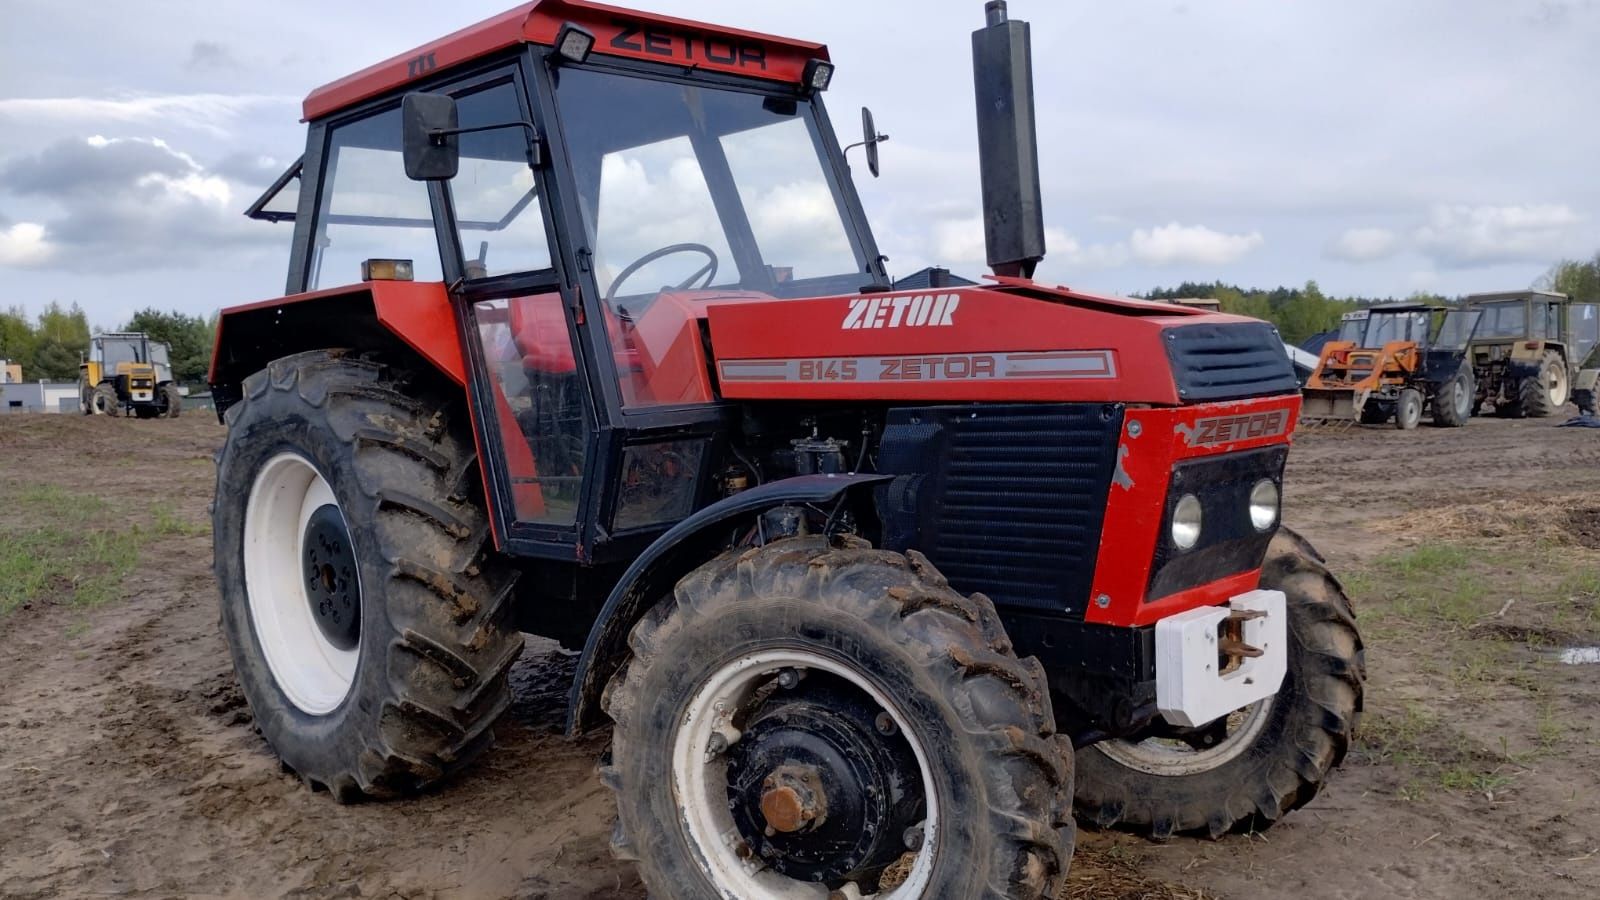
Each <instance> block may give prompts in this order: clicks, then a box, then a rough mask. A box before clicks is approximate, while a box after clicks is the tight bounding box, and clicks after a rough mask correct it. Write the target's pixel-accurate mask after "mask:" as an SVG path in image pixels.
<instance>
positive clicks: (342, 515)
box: [213, 351, 522, 801]
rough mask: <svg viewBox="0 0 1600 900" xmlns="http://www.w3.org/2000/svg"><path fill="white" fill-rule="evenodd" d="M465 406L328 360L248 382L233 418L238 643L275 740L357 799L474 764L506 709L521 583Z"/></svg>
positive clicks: (242, 674)
mask: <svg viewBox="0 0 1600 900" xmlns="http://www.w3.org/2000/svg"><path fill="white" fill-rule="evenodd" d="M413 395H414V396H413ZM461 405H462V404H461V398H460V397H459V394H456V393H452V392H451V391H449V389H447V388H439V387H437V386H434V385H431V384H423V383H420V380H418V379H414V378H412V377H411V376H410V375H409V374H408V373H406V372H405V371H403V370H397V369H395V368H391V367H389V366H386V365H384V364H382V363H380V362H377V361H374V360H370V359H363V358H357V357H354V356H344V355H341V354H339V353H337V352H328V351H316V352H312V353H303V354H299V355H297V356H291V357H287V358H285V359H280V360H277V361H275V362H273V363H272V364H271V365H269V366H268V367H267V369H266V370H264V371H262V372H257V373H256V374H254V375H252V376H250V377H249V378H247V379H245V382H244V398H243V399H242V400H241V401H239V403H237V404H236V405H235V406H234V407H232V408H231V409H229V410H228V413H227V423H228V438H227V442H226V444H224V446H223V449H222V452H221V453H220V455H219V457H218V464H217V497H216V504H215V511H214V513H213V527H214V533H215V557H216V569H217V581H218V584H219V586H220V588H221V592H222V626H223V632H224V634H225V636H226V637H227V639H228V645H229V649H230V651H231V653H232V656H233V663H234V668H235V670H236V671H237V673H238V676H239V682H240V686H241V687H242V688H243V691H244V694H245V697H246V699H247V700H248V701H249V703H250V708H251V711H252V712H253V713H254V716H255V720H256V724H257V726H258V727H259V728H260V730H261V734H262V736H263V737H265V738H266V740H267V742H268V743H269V744H271V745H272V747H273V749H274V750H276V751H277V752H278V754H279V755H280V756H281V757H282V758H283V761H284V763H285V764H286V765H287V766H288V767H290V768H291V769H293V770H294V771H295V772H297V773H299V775H300V776H301V777H302V778H303V779H304V780H305V781H306V782H307V783H308V784H310V785H311V786H312V787H326V788H328V789H329V790H331V791H332V792H333V793H334V794H335V796H336V797H338V798H339V799H340V800H341V801H346V800H352V799H355V798H357V797H359V796H361V795H362V794H366V795H371V796H388V795H393V794H397V793H403V792H407V791H411V790H414V789H417V788H420V787H422V786H424V785H427V784H429V783H431V782H434V781H437V780H438V779H440V778H442V777H444V776H445V775H447V774H449V773H450V772H452V771H455V770H457V769H459V768H460V767H462V766H463V765H464V764H465V763H467V761H469V760H470V759H471V758H472V757H473V756H474V755H476V754H477V753H478V752H479V751H480V750H482V749H483V748H484V747H486V746H487V745H488V743H489V742H490V741H491V740H492V736H491V732H490V727H491V726H492V725H493V724H494V721H495V719H497V718H498V717H499V716H500V714H501V713H502V712H504V711H505V709H506V708H507V706H508V705H509V702H510V692H509V688H508V686H507V683H506V672H507V670H508V669H509V668H510V666H511V663H512V661H513V660H514V659H515V658H516V657H517V654H518V652H519V651H520V649H521V647H522V636H521V634H519V633H518V632H516V631H515V630H514V629H513V628H512V627H511V623H510V618H509V617H510V597H511V592H512V587H513V580H514V579H513V575H512V573H511V571H509V569H508V568H507V566H506V565H505V563H503V562H502V561H500V560H498V559H497V558H495V557H494V556H493V555H492V551H491V547H490V544H489V530H488V525H487V521H486V517H485V514H484V512H483V509H482V504H481V500H480V498H479V479H478V474H477V464H476V458H475V456H474V452H473V445H472V442H471V439H470V437H469V436H468V435H467V433H466V431H465V421H464V413H463V412H462V410H461ZM458 417H463V418H458Z"/></svg>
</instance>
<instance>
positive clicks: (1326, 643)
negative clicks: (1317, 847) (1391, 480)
mask: <svg viewBox="0 0 1600 900" xmlns="http://www.w3.org/2000/svg"><path fill="white" fill-rule="evenodd" d="M1261 586H1262V587H1263V588H1273V589H1276V590H1280V591H1283V593H1284V595H1285V597H1286V598H1287V601H1288V602H1287V608H1288V613H1289V669H1288V673H1287V674H1286V675H1285V676H1284V679H1283V686H1282V687H1281V688H1280V689H1279V690H1278V693H1277V694H1275V695H1273V696H1272V697H1270V698H1267V699H1266V700H1263V701H1261V702H1259V703H1256V704H1254V705H1253V706H1249V707H1246V708H1244V709H1242V710H1238V711H1236V712H1234V713H1232V714H1231V715H1228V716H1225V717H1223V718H1222V719H1219V720H1217V721H1216V722H1213V723H1210V724H1209V725H1204V726H1201V727H1199V728H1193V729H1176V728H1171V727H1165V728H1163V729H1162V730H1161V732H1160V733H1157V734H1152V735H1151V736H1148V737H1145V738H1143V739H1141V740H1123V739H1113V740H1109V741H1105V742H1102V743H1099V744H1094V745H1092V746H1089V747H1084V748H1082V749H1080V750H1079V751H1078V787H1077V791H1078V793H1077V809H1078V814H1079V816H1080V817H1081V818H1082V819H1084V820H1085V821H1086V822H1088V823H1090V824H1094V825H1098V826H1102V827H1111V826H1118V827H1123V828H1127V829H1129V830H1133V831H1138V832H1141V833H1144V834H1147V835H1150V836H1152V837H1155V838H1167V837H1170V836H1171V835H1172V834H1173V833H1174V832H1200V833H1204V834H1209V835H1210V836H1211V837H1213V838H1215V837H1221V836H1222V835H1223V834H1226V833H1227V832H1228V831H1230V830H1234V829H1240V828H1252V829H1261V828H1265V827H1267V826H1270V825H1272V824H1273V823H1274V822H1276V821H1277V820H1278V819H1280V818H1282V817H1283V816H1284V814H1286V813H1288V812H1290V811H1291V810H1295V809H1298V808H1300V807H1302V806H1304V805H1305V804H1307V803H1309V802H1311V799H1312V798H1313V797H1315V796H1316V795H1317V792H1318V791H1319V790H1321V788H1322V785H1323V784H1324V783H1325V781H1326V780H1327V778H1328V775H1329V774H1330V773H1331V772H1332V771H1333V769H1334V768H1335V767H1337V766H1338V765H1339V763H1340V762H1341V761H1342V760H1343V759H1344V755H1345V752H1346V751H1347V750H1348V749H1349V748H1350V740H1351V737H1352V736H1353V735H1354V733H1355V729H1356V725H1357V723H1358V722H1359V720H1360V717H1361V708H1362V692H1363V687H1364V684H1365V681H1366V663H1365V659H1364V655H1363V650H1362V644H1361V635H1360V634H1359V633H1358V632H1357V631H1356V623H1355V611H1354V609H1353V608H1352V607H1351V604H1350V600H1349V598H1348V597H1346V596H1345V594H1344V591H1343V590H1342V589H1341V588H1340V587H1339V582H1338V581H1336V580H1335V579H1334V577H1333V576H1332V575H1331V574H1330V573H1329V572H1328V570H1327V569H1326V568H1325V567H1324V566H1323V564H1322V561H1321V558H1320V557H1318V556H1317V555H1316V551H1315V550H1313V549H1312V548H1311V545H1310V544H1308V543H1307V542H1306V541H1305V539H1303V538H1301V537H1300V536H1299V535H1297V534H1295V533H1294V532H1292V531H1289V530H1288V529H1286V528H1285V529H1279V531H1278V534H1277V536H1275V537H1274V538H1273V539H1272V544H1271V546H1270V548H1269V549H1268V551H1267V559H1266V562H1265V564H1264V565H1263V567H1262V570H1261Z"/></svg>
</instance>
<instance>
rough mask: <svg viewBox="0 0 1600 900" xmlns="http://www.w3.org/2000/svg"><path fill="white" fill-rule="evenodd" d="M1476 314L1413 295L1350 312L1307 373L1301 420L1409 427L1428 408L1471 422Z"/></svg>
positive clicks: (1442, 417) (1442, 422) (1447, 422)
mask: <svg viewBox="0 0 1600 900" xmlns="http://www.w3.org/2000/svg"><path fill="white" fill-rule="evenodd" d="M1479 315H1480V314H1479V313H1478V312H1477V311H1476V310H1464V309H1456V308H1454V307H1447V306H1428V305H1421V304H1411V303H1406V304H1393V305H1388V306H1374V307H1370V308H1368V309H1363V310H1359V311H1356V312H1351V313H1346V314H1345V315H1344V318H1343V321H1342V322H1341V323H1340V329H1339V335H1338V337H1337V338H1335V339H1334V340H1331V341H1328V342H1327V343H1326V344H1324V345H1323V346H1322V354H1321V356H1320V357H1319V358H1318V360H1317V367H1316V369H1315V370H1314V371H1313V372H1312V373H1311V377H1310V378H1308V379H1307V380H1306V384H1305V388H1304V389H1303V391H1302V394H1303V396H1304V399H1303V401H1302V405H1301V407H1300V418H1301V421H1303V422H1307V423H1313V422H1314V423H1319V424H1323V423H1340V422H1343V423H1349V422H1357V421H1359V422H1360V423H1361V424H1363V425H1381V424H1383V423H1384V422H1393V423H1394V425H1395V427H1396V428H1399V429H1401V430H1410V429H1412V428H1415V427H1417V424H1418V423H1420V422H1421V421H1422V414H1423V411H1424V410H1428V411H1430V412H1431V413H1432V417H1433V424H1435V425H1437V426H1440V427H1446V428H1459V427H1461V426H1462V425H1465V424H1467V419H1468V418H1469V417H1470V416H1471V412H1472V398H1473V396H1474V389H1473V375H1472V365H1471V363H1470V361H1469V360H1468V359H1467V342H1468V341H1469V340H1470V339H1471V336H1472V334H1473V330H1474V329H1475V328H1476V326H1477V322H1478V318H1479Z"/></svg>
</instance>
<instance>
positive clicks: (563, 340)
mask: <svg viewBox="0 0 1600 900" xmlns="http://www.w3.org/2000/svg"><path fill="white" fill-rule="evenodd" d="M510 307H511V335H512V339H513V340H514V341H515V342H516V345H517V349H518V350H519V351H520V352H521V353H522V368H523V369H524V370H526V371H529V372H539V373H543V374H546V375H570V374H572V373H573V372H576V371H577V370H578V361H577V358H576V357H575V356H574V355H573V352H572V340H571V338H570V337H569V336H568V335H567V317H566V313H565V312H564V311H563V310H562V308H561V298H560V297H559V296H556V295H555V294H548V295H544V296H539V297H522V298H517V299H514V300H512V301H511V303H510ZM623 330H624V329H623V325H622V323H621V322H619V321H618V320H617V319H616V318H615V317H612V316H607V317H606V331H607V333H608V334H609V335H610V338H611V346H612V347H614V348H616V349H615V351H614V353H615V356H616V364H617V368H618V369H620V370H622V371H624V372H629V371H638V370H639V368H640V365H639V351H638V350H637V349H636V348H634V347H633V346H632V342H631V341H628V340H626V339H625V338H624V336H623Z"/></svg>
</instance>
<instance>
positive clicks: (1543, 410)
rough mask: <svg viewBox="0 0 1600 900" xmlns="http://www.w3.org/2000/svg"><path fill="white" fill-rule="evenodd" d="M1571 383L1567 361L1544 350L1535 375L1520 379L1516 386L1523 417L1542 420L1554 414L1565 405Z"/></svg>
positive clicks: (1554, 353) (1552, 352) (1558, 354)
mask: <svg viewBox="0 0 1600 900" xmlns="http://www.w3.org/2000/svg"><path fill="white" fill-rule="evenodd" d="M1570 387H1571V382H1570V380H1569V379H1568V378H1567V361H1566V360H1565V359H1563V358H1562V357H1561V354H1560V353H1557V352H1556V351H1554V350H1546V351H1545V352H1544V358H1543V359H1541V360H1540V361H1539V372H1538V374H1537V375H1533V376H1530V377H1528V378H1524V379H1522V383H1521V384H1519V385H1517V399H1518V401H1519V404H1518V405H1520V406H1521V407H1522V412H1523V414H1524V415H1527V416H1530V417H1533V418H1538V419H1543V418H1547V417H1549V416H1553V415H1555V414H1556V412H1557V411H1558V410H1560V409H1561V407H1563V406H1566V405H1567V395H1568V394H1569V393H1570Z"/></svg>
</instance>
